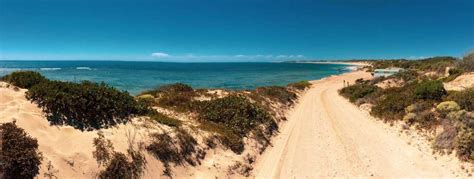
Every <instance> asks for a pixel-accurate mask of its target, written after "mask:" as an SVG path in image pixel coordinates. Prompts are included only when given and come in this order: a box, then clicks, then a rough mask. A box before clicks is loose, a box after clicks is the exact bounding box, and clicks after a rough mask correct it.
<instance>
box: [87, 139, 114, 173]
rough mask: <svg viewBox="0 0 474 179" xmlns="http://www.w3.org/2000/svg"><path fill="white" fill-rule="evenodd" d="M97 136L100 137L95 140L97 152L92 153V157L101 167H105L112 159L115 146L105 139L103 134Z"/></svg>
mask: <svg viewBox="0 0 474 179" xmlns="http://www.w3.org/2000/svg"><path fill="white" fill-rule="evenodd" d="M97 135H98V137H97V138H94V140H93V144H94V146H95V150H94V151H93V152H92V156H93V157H94V158H95V159H96V161H97V163H98V164H99V165H105V164H106V163H107V162H108V161H109V160H110V159H111V158H112V155H113V152H114V146H113V144H112V141H110V140H108V139H105V136H104V134H103V133H102V132H99V133H98V134H97Z"/></svg>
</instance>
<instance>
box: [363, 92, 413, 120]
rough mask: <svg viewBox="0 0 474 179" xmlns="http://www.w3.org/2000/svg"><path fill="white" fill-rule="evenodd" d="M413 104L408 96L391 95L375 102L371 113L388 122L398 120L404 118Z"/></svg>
mask: <svg viewBox="0 0 474 179" xmlns="http://www.w3.org/2000/svg"><path fill="white" fill-rule="evenodd" d="M411 103H412V102H411V101H410V100H409V98H407V96H403V95H401V94H398V93H389V94H386V95H384V96H382V97H381V98H380V99H378V100H377V101H376V102H375V104H374V106H372V110H371V112H370V113H371V114H372V115H374V116H375V117H380V118H383V119H386V120H397V119H401V118H402V117H403V116H404V112H405V108H406V107H407V106H409V105H410V104H411Z"/></svg>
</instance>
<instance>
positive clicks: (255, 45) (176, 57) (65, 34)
mask: <svg viewBox="0 0 474 179" xmlns="http://www.w3.org/2000/svg"><path fill="white" fill-rule="evenodd" d="M473 49H474V1H473V0H450V1H440V0H422V1H413V0H319V1H317V0H313V1H306V0H302V1H296V0H273V1H270V0H254V1H250V0H175V1H172V0H0V60H156V61H282V60H292V59H353V58H420V57H428V56H437V55H451V56H462V55H464V54H465V53H467V52H469V51H471V50H473Z"/></svg>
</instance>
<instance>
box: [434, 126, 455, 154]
mask: <svg viewBox="0 0 474 179" xmlns="http://www.w3.org/2000/svg"><path fill="white" fill-rule="evenodd" d="M456 135H457V130H456V128H455V127H453V126H448V127H444V128H443V132H442V133H441V134H439V135H437V136H436V138H435V142H434V143H433V147H434V148H435V149H436V150H447V151H448V153H451V151H452V150H454V147H455V144H454V139H455V138H456Z"/></svg>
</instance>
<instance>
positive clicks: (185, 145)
mask: <svg viewBox="0 0 474 179" xmlns="http://www.w3.org/2000/svg"><path fill="white" fill-rule="evenodd" d="M151 137H152V142H151V144H150V145H148V146H147V147H146V149H147V151H148V152H150V153H151V154H152V155H153V156H155V157H156V158H158V159H159V160H160V161H161V162H163V164H164V166H165V170H164V171H163V173H164V174H165V175H167V176H171V167H170V163H174V164H182V163H183V161H186V162H188V163H189V164H191V165H195V162H194V160H193V159H192V155H193V154H194V153H196V145H197V141H196V139H194V137H192V136H191V135H189V133H187V132H186V131H185V130H183V129H177V130H176V139H177V142H175V141H174V140H173V138H171V136H169V135H168V134H165V133H163V134H158V133H155V134H152V135H151Z"/></svg>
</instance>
